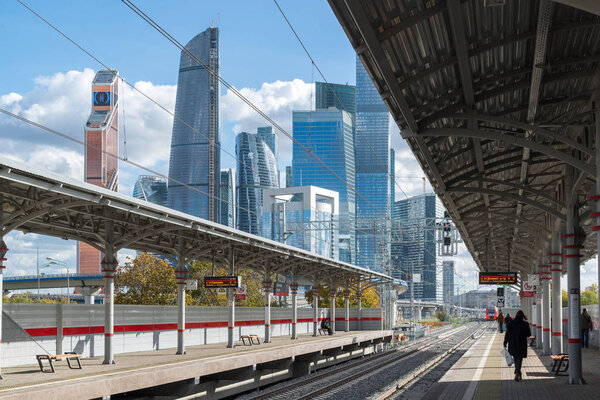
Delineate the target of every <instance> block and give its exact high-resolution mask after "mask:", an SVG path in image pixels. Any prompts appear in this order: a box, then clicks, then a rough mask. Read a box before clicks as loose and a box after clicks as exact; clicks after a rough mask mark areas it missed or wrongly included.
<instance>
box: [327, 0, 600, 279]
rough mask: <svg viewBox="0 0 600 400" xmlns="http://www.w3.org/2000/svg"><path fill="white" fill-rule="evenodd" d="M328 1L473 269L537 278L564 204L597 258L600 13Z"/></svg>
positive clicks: (534, 2) (578, 5) (466, 1)
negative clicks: (575, 211)
mask: <svg viewBox="0 0 600 400" xmlns="http://www.w3.org/2000/svg"><path fill="white" fill-rule="evenodd" d="M329 3H330V6H331V8H332V10H333V12H334V13H335V15H336V17H337V18H338V20H339V22H340V24H341V26H342V27H343V29H344V31H345V32H346V34H347V36H348V38H349V39H350V42H351V44H352V46H353V47H354V49H355V50H356V52H357V54H358V57H359V58H360V60H361V61H362V63H363V64H364V66H365V68H366V69H367V71H368V73H369V74H370V75H371V78H372V79H373V81H374V83H375V86H376V87H377V89H378V90H379V92H380V94H381V96H382V98H383V99H384V101H385V103H386V105H387V107H388V109H389V110H390V112H391V114H392V116H393V118H394V120H395V122H396V123H397V125H398V126H399V128H400V131H401V134H402V136H403V137H404V138H405V139H406V142H407V144H408V145H409V146H410V148H411V150H412V151H413V153H414V154H415V156H416V158H417V160H418V162H419V163H420V165H421V167H422V168H423V170H424V171H425V174H426V175H427V177H428V178H429V181H430V182H431V183H432V185H433V188H434V190H435V192H436V193H437V194H438V196H439V198H440V199H441V201H442V203H443V204H444V206H445V207H446V209H447V210H448V212H449V213H450V215H451V216H452V219H453V220H454V221H455V223H456V224H457V227H458V229H459V231H460V233H461V235H462V237H463V239H464V241H465V243H466V245H467V248H468V250H469V251H470V253H471V255H472V256H473V258H474V260H475V262H476V263H477V265H478V267H479V268H480V269H481V270H483V269H485V267H486V265H485V258H486V257H485V256H486V254H487V256H488V263H489V270H490V271H494V270H506V269H507V268H508V267H509V263H510V267H511V268H512V270H515V269H518V270H521V271H531V270H532V268H533V267H535V266H537V265H538V263H539V262H540V258H541V257H542V256H545V255H546V254H547V250H548V246H549V243H550V236H551V233H552V232H553V230H555V229H554V227H555V226H556V225H555V224H556V221H564V220H565V219H566V205H567V204H571V203H572V201H574V202H578V203H580V204H581V206H582V207H580V208H579V212H580V216H581V220H582V223H583V228H584V229H585V231H586V232H587V233H588V235H587V241H586V243H585V249H584V250H583V255H584V258H583V260H584V261H585V260H587V259H589V258H590V257H592V256H593V254H594V253H595V252H596V251H595V248H596V244H595V235H594V236H592V235H591V234H590V233H591V231H592V225H593V224H592V221H591V220H590V218H589V214H590V208H589V205H588V204H586V197H587V195H589V194H590V193H591V194H595V193H593V184H594V182H595V179H594V176H595V174H596V166H595V150H594V132H595V131H594V129H595V128H594V99H595V96H596V97H597V90H598V88H599V84H598V82H599V65H600V17H599V14H600V2H598V1H586V0H579V1H578V0H573V1H569V0H563V1H560V3H557V2H553V1H549V0H531V1H529V0H527V1H524V0H446V1H444V0H427V1H425V0H329ZM563 3H564V4H563ZM571 184H572V185H574V186H571ZM566 187H573V190H567V189H566ZM486 243H487V248H488V251H487V253H486ZM509 248H510V258H509ZM509 260H510V261H509ZM542 262H543V261H542Z"/></svg>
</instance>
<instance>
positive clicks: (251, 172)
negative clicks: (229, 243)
mask: <svg viewBox="0 0 600 400" xmlns="http://www.w3.org/2000/svg"><path fill="white" fill-rule="evenodd" d="M263 135H264V133H263V134H261V135H259V134H258V133H248V132H241V133H240V134H238V135H237V137H236V144H235V154H236V157H237V185H236V204H237V217H236V223H237V228H238V229H240V230H242V231H244V232H248V233H252V234H255V235H258V234H259V233H260V232H261V229H260V223H261V218H260V215H261V208H262V192H263V190H264V189H274V188H278V187H279V169H278V167H277V160H276V159H275V155H274V154H273V151H272V150H271V147H270V146H269V143H267V142H266V141H264V140H263V139H262V136H263ZM271 144H274V142H271Z"/></svg>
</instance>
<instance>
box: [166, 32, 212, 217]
mask: <svg viewBox="0 0 600 400" xmlns="http://www.w3.org/2000/svg"><path fill="white" fill-rule="evenodd" d="M185 47H186V48H187V49H188V50H189V51H190V52H191V53H192V54H194V55H195V56H196V57H198V58H199V59H200V60H201V61H202V62H203V63H204V64H206V65H207V66H209V67H210V68H211V69H212V70H214V71H216V72H217V73H218V72H219V31H218V28H209V29H207V30H206V31H204V32H202V33H200V34H199V35H197V36H196V37H194V38H193V39H192V40H190V41H189V43H188V44H187V45H186V46H185ZM190 127H192V128H194V129H195V130H197V132H196V131H194V130H193V129H191V128H190ZM220 144H221V139H220V135H219V84H218V81H217V79H216V78H215V77H214V76H212V75H211V74H210V73H209V72H208V71H207V70H205V69H204V67H202V66H200V65H198V63H197V62H195V61H194V60H192V59H191V58H190V57H189V56H187V55H186V54H184V53H183V52H182V53H181V59H180V63H179V80H178V84H177V99H176V103H175V119H174V120H173V136H172V139H171V157H170V161H169V178H170V179H174V180H176V181H179V182H182V183H184V184H186V185H188V186H191V187H194V188H197V189H198V191H196V190H192V189H190V188H189V187H186V186H183V185H181V184H179V183H176V182H174V181H172V180H169V192H168V206H169V207H171V208H174V209H176V210H179V211H182V212H185V213H188V214H191V215H195V216H197V217H200V218H204V219H209V220H212V221H216V222H219V216H220V205H219V204H220V201H219V200H220V196H219V190H220V178H221V152H220ZM199 191H201V192H202V193H200V192H199Z"/></svg>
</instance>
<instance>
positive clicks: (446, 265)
mask: <svg viewBox="0 0 600 400" xmlns="http://www.w3.org/2000/svg"><path fill="white" fill-rule="evenodd" d="M442 268H443V271H444V277H443V279H444V283H443V290H444V296H443V297H444V304H452V303H453V301H454V261H443V262H442Z"/></svg>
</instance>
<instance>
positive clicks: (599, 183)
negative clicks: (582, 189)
mask: <svg viewBox="0 0 600 400" xmlns="http://www.w3.org/2000/svg"><path fill="white" fill-rule="evenodd" d="M595 94H596V99H595V101H594V109H595V110H596V111H595V113H594V117H595V120H596V132H595V135H594V136H595V140H594V146H595V147H596V148H595V150H596V193H595V194H594V195H593V196H590V197H588V201H593V204H594V205H595V207H590V208H591V209H592V211H594V212H592V213H591V214H590V217H592V218H593V217H595V218H596V225H595V226H594V227H592V229H593V230H594V231H596V249H597V251H598V254H597V256H596V257H597V265H598V268H597V269H598V282H597V283H598V287H600V91H599V90H596V93H595ZM598 304H600V290H599V291H598ZM598 321H599V322H600V307H598Z"/></svg>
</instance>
